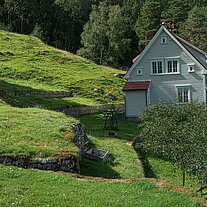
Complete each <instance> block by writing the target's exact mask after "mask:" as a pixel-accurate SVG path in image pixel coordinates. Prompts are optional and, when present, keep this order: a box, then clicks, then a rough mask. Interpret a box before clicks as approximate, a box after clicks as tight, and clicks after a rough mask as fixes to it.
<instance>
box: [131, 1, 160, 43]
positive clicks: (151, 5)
mask: <svg viewBox="0 0 207 207" xmlns="http://www.w3.org/2000/svg"><path fill="white" fill-rule="evenodd" d="M160 17H161V3H160V1H158V0H146V2H145V3H144V5H143V7H142V8H141V11H140V16H139V18H138V20H137V23H136V29H135V30H136V33H137V36H138V38H139V44H140V46H141V47H143V46H146V45H147V44H148V43H149V41H150V40H151V38H152V37H153V36H154V34H155V33H156V31H157V30H158V28H159V27H160Z"/></svg>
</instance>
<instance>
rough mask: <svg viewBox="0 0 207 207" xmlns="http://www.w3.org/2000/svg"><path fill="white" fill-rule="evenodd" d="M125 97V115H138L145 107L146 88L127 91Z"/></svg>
mask: <svg viewBox="0 0 207 207" xmlns="http://www.w3.org/2000/svg"><path fill="white" fill-rule="evenodd" d="M125 98H126V116H127V117H138V116H140V115H141V114H142V113H143V111H144V109H145V107H146V90H138V91H127V92H125Z"/></svg>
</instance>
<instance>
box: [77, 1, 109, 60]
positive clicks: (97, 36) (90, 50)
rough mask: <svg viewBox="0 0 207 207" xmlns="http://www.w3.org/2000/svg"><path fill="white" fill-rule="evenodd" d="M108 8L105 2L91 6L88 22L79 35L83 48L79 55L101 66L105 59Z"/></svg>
mask: <svg viewBox="0 0 207 207" xmlns="http://www.w3.org/2000/svg"><path fill="white" fill-rule="evenodd" d="M107 20H108V6H107V4H106V3H105V2H102V3H100V4H99V6H93V9H92V12H91V14H90V17H89V21H88V22H87V23H86V24H85V26H84V29H83V33H82V35H81V38H82V40H81V42H82V44H83V47H82V48H81V49H80V50H79V54H81V55H83V56H84V57H87V58H89V59H91V60H93V61H95V62H97V63H99V64H103V63H104V61H105V60H106V57H107V49H108V39H107V37H106V31H107V30H108V25H107Z"/></svg>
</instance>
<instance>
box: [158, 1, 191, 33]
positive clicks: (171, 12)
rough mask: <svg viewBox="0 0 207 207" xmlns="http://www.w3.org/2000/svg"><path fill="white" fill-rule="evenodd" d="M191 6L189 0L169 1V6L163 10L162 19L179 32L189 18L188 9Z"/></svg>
mask: <svg viewBox="0 0 207 207" xmlns="http://www.w3.org/2000/svg"><path fill="white" fill-rule="evenodd" d="M191 8H192V6H191V4H190V3H189V0H182V1H180V0H171V1H169V3H168V8H166V10H164V11H163V12H162V21H164V22H165V23H166V24H167V25H168V26H169V27H170V28H172V29H174V30H177V33H179V32H180V29H181V27H182V23H183V22H184V21H185V20H186V19H187V17H188V11H190V9H191Z"/></svg>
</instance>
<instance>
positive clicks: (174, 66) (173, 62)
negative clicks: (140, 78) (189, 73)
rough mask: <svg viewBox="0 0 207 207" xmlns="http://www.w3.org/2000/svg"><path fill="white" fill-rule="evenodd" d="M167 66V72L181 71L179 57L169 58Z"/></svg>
mask: <svg viewBox="0 0 207 207" xmlns="http://www.w3.org/2000/svg"><path fill="white" fill-rule="evenodd" d="M166 68H167V71H166V73H180V70H179V59H177V58H176V59H172V58H167V59H166Z"/></svg>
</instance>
